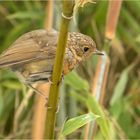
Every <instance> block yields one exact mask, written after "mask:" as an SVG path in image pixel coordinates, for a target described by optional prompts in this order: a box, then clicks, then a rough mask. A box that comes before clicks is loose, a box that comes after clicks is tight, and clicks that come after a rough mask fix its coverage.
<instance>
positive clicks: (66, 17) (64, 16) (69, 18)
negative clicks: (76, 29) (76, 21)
mask: <svg viewBox="0 0 140 140" xmlns="http://www.w3.org/2000/svg"><path fill="white" fill-rule="evenodd" d="M61 15H62V17H63V18H65V19H68V20H71V19H72V18H73V16H70V17H68V16H66V15H64V13H63V12H62V13H61Z"/></svg>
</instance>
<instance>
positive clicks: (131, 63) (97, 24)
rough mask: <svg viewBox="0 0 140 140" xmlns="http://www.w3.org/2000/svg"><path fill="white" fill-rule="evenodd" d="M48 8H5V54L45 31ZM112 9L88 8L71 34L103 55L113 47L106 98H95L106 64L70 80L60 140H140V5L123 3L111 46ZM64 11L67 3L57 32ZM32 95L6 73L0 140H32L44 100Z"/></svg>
mask: <svg viewBox="0 0 140 140" xmlns="http://www.w3.org/2000/svg"><path fill="white" fill-rule="evenodd" d="M47 4H48V2H46V1H16V2H13V1H1V2H0V17H1V18H0V27H1V28H0V30H1V31H0V40H1V41H0V52H2V51H4V50H5V49H6V48H8V47H9V46H10V45H11V44H12V43H13V42H14V41H15V40H16V39H17V37H19V36H20V35H22V34H23V33H25V32H28V31H31V30H35V29H39V28H43V27H44V24H45V22H46V21H45V18H46V15H47V14H48V13H46V12H45V10H46V6H47ZM108 4H109V2H108V1H98V2H97V3H96V4H95V3H93V4H92V3H87V4H85V5H84V7H80V8H79V9H78V10H77V13H76V14H75V13H74V14H75V21H74V22H72V23H71V26H70V30H71V31H79V32H81V33H84V34H87V35H89V36H91V37H92V38H94V40H95V41H96V43H97V47H98V49H99V50H106V45H107V46H108V45H109V46H111V47H110V53H109V61H110V68H109V72H108V79H106V80H104V81H105V83H107V86H106V87H105V88H103V92H102V93H104V95H103V94H101V95H100V94H98V92H97V93H94V91H96V90H95V85H96V84H97V83H96V81H97V79H98V76H97V79H95V77H96V75H97V73H96V72H97V71H100V68H99V62H102V61H101V60H102V59H100V57H99V56H92V57H91V58H90V59H89V60H88V61H86V62H85V63H83V64H81V66H79V67H78V68H77V69H76V70H74V71H72V72H71V73H70V74H68V75H67V76H65V78H64V81H63V84H62V86H61V91H60V103H59V104H60V106H59V113H58V115H57V125H56V131H55V132H56V133H55V134H56V138H58V137H59V138H61V139H62V138H65V137H67V139H87V138H88V139H92V138H93V137H94V139H140V133H139V131H140V119H139V118H140V94H139V93H140V86H139V85H140V69H139V66H140V47H139V45H140V26H139V22H140V15H139V12H140V2H139V1H123V3H122V7H121V11H120V16H119V20H118V22H117V28H116V36H115V38H114V39H113V40H112V41H111V42H109V43H108V44H106V43H105V32H106V19H107V11H108ZM61 6H62V3H61V2H59V1H56V2H54V9H55V12H54V16H55V18H54V24H53V27H54V28H55V29H57V30H59V26H60V19H61V18H60V15H61V10H62V9H61ZM100 78H102V77H100ZM93 81H94V83H93ZM31 93H32V92H31V91H30V90H29V89H27V87H25V86H24V85H22V84H21V83H20V82H19V80H18V79H17V77H16V76H15V74H14V73H13V72H11V71H10V70H7V69H0V138H2V139H8V138H15V139H22V138H24V139H25V138H31V137H32V135H33V134H32V133H33V131H32V128H33V127H32V126H33V125H34V124H35V121H34V117H35V116H34V113H35V111H36V104H37V103H36V102H37V98H39V96H38V95H36V94H31ZM93 93H94V95H95V96H93ZM97 97H100V98H101V99H102V100H98V98H97ZM99 103H100V105H99ZM43 107H44V106H43ZM44 108H45V107H44ZM87 118H88V119H87ZM95 121H96V123H97V125H98V126H99V127H97V125H96V123H95ZM72 124H75V125H74V126H73V125H72ZM85 124H86V125H85ZM79 127H80V128H79ZM78 128H79V129H78Z"/></svg>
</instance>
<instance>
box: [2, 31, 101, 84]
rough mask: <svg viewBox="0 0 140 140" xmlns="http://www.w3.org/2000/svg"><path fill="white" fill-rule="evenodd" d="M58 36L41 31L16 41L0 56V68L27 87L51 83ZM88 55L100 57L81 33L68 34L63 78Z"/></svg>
mask: <svg viewBox="0 0 140 140" xmlns="http://www.w3.org/2000/svg"><path fill="white" fill-rule="evenodd" d="M58 35H59V32H57V31H55V30H51V31H47V30H45V29H40V30H35V31H31V32H28V33H26V34H24V35H22V36H21V37H19V38H18V39H17V40H16V41H15V42H14V43H13V44H12V45H11V46H10V47H9V49H7V50H6V51H4V52H3V53H2V54H1V55H0V68H3V67H9V68H11V69H12V70H13V71H14V72H16V74H17V75H18V76H19V77H20V79H21V81H22V82H23V83H25V84H27V85H31V84H32V83H35V82H39V81H44V82H48V81H49V80H50V79H51V75H52V70H53V65H54V60H55V54H56V48H57V41H58ZM91 54H99V55H102V54H103V53H101V52H99V51H98V50H97V49H96V44H95V42H94V41H93V40H92V39H91V38H90V37H89V36H86V35H83V34H81V33H76V32H72V33H68V40H67V46H66V53H65V58H64V68H63V74H64V75H65V74H67V73H68V72H70V71H71V70H72V69H73V68H75V67H76V66H77V65H78V64H79V63H80V62H82V61H83V60H85V59H86V58H88V57H89V56H91Z"/></svg>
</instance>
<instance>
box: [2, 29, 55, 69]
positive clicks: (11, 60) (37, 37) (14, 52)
mask: <svg viewBox="0 0 140 140" xmlns="http://www.w3.org/2000/svg"><path fill="white" fill-rule="evenodd" d="M56 43H57V34H56V32H54V33H53V32H51V33H48V32H47V31H46V30H35V31H32V32H29V33H26V34H24V35H23V36H21V37H20V38H19V39H17V40H16V41H15V42H14V43H13V45H12V46H11V47H10V48H9V49H7V50H6V51H5V52H3V53H2V54H1V56H0V67H8V66H13V65H16V64H22V63H28V62H31V61H35V60H42V59H47V58H48V59H49V58H54V56H55V50H56Z"/></svg>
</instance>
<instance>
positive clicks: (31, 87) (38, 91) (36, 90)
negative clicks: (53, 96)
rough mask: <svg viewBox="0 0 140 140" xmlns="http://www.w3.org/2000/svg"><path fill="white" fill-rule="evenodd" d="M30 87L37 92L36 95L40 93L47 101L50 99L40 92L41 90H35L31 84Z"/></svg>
mask: <svg viewBox="0 0 140 140" xmlns="http://www.w3.org/2000/svg"><path fill="white" fill-rule="evenodd" d="M27 86H28V87H30V88H31V89H33V91H35V92H36V93H38V94H39V95H40V96H42V97H43V98H44V99H45V100H48V98H47V97H46V95H45V94H43V93H42V92H40V91H39V90H37V89H36V88H34V87H33V86H32V85H31V84H27Z"/></svg>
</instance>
